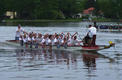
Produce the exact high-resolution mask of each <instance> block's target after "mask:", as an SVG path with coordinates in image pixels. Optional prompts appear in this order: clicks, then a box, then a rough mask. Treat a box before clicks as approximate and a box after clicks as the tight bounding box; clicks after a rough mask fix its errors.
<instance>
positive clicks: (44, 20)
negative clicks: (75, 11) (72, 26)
mask: <svg viewBox="0 0 122 80" xmlns="http://www.w3.org/2000/svg"><path fill="white" fill-rule="evenodd" d="M80 21H82V19H81V18H80V19H57V20H48V19H41V20H21V19H7V20H3V21H2V22H80Z"/></svg>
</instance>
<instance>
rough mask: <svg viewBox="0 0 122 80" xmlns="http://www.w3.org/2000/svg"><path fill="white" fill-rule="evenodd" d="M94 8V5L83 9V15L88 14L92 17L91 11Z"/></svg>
mask: <svg viewBox="0 0 122 80" xmlns="http://www.w3.org/2000/svg"><path fill="white" fill-rule="evenodd" d="M94 10H95V8H94V7H91V8H88V9H86V10H83V16H87V15H89V17H93V15H94V14H93V11H94Z"/></svg>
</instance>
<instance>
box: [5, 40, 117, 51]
mask: <svg viewBox="0 0 122 80" xmlns="http://www.w3.org/2000/svg"><path fill="white" fill-rule="evenodd" d="M6 44H8V45H13V46H15V47H17V48H24V49H57V50H66V51H81V50H83V51H98V50H103V49H108V48H110V47H112V46H114V45H115V44H110V45H97V46H83V45H77V46H67V47H66V46H56V45H54V46H49V45H47V46H39V47H38V48H35V45H33V46H32V47H31V48H30V47H29V46H30V45H28V47H25V45H24V46H20V43H19V41H15V40H7V41H6Z"/></svg>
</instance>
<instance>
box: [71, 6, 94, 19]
mask: <svg viewBox="0 0 122 80" xmlns="http://www.w3.org/2000/svg"><path fill="white" fill-rule="evenodd" d="M94 10H95V8H94V7H91V8H88V9H85V10H83V12H82V13H78V14H75V15H73V16H72V18H82V17H84V16H89V18H93V17H95V16H94V13H93V12H94Z"/></svg>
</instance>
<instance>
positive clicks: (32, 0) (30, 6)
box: [0, 0, 122, 19]
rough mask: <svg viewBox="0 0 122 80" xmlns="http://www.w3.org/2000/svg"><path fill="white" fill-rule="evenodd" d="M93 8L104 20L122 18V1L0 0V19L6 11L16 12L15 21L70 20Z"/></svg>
mask: <svg viewBox="0 0 122 80" xmlns="http://www.w3.org/2000/svg"><path fill="white" fill-rule="evenodd" d="M89 7H95V11H94V13H95V14H96V15H97V16H99V15H100V13H99V12H100V11H101V12H102V13H103V15H104V17H106V18H113V19H118V18H122V10H121V9H122V0H0V19H2V18H3V16H4V15H5V12H6V11H13V12H17V17H16V18H17V19H64V18H68V19H69V18H72V16H73V15H75V14H78V13H81V12H82V11H83V10H84V9H88V8H89Z"/></svg>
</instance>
